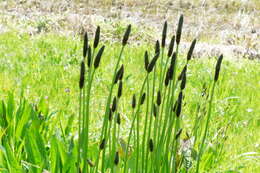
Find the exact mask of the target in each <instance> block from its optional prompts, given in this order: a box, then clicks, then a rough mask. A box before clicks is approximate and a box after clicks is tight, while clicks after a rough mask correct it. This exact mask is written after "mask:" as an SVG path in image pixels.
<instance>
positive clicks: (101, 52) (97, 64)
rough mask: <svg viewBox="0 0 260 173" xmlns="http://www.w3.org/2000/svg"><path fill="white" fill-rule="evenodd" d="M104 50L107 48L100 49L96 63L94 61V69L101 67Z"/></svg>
mask: <svg viewBox="0 0 260 173" xmlns="http://www.w3.org/2000/svg"><path fill="white" fill-rule="evenodd" d="M104 49H105V46H102V47H101V48H100V49H99V51H98V53H97V56H96V58H95V61H94V67H95V68H98V66H99V63H100V60H101V57H102V54H103V52H104Z"/></svg>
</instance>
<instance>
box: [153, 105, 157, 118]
mask: <svg viewBox="0 0 260 173" xmlns="http://www.w3.org/2000/svg"><path fill="white" fill-rule="evenodd" d="M153 116H154V118H156V117H157V107H156V105H155V104H153Z"/></svg>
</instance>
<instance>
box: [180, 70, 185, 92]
mask: <svg viewBox="0 0 260 173" xmlns="http://www.w3.org/2000/svg"><path fill="white" fill-rule="evenodd" d="M185 86H186V73H184V74H183V76H182V80H181V90H183V89H184V88H185Z"/></svg>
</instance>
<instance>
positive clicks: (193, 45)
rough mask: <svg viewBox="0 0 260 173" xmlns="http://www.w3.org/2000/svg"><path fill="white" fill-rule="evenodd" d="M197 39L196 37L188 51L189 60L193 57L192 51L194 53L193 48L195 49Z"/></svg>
mask: <svg viewBox="0 0 260 173" xmlns="http://www.w3.org/2000/svg"><path fill="white" fill-rule="evenodd" d="M196 41H197V40H196V39H194V40H193V41H192V43H191V45H190V49H189V52H188V55H187V61H189V60H190V59H191V57H192V53H193V50H194V47H195V45H196Z"/></svg>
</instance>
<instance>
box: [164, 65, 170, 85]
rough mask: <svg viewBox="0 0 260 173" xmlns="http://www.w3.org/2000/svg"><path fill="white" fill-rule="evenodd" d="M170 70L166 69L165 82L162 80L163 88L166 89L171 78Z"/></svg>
mask: <svg viewBox="0 0 260 173" xmlns="http://www.w3.org/2000/svg"><path fill="white" fill-rule="evenodd" d="M170 73H171V68H168V70H167V73H166V76H165V80H164V85H165V87H167V86H168V85H169V82H170V76H171V74H170Z"/></svg>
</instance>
